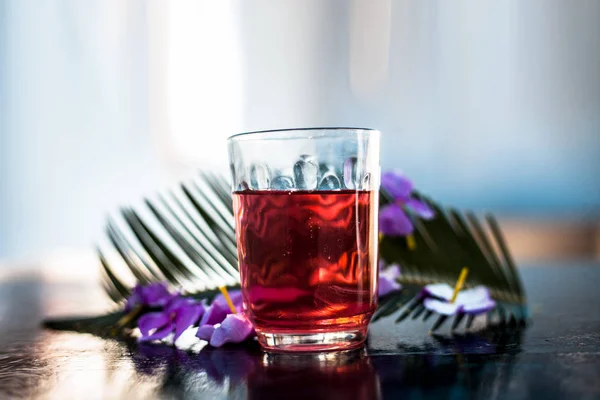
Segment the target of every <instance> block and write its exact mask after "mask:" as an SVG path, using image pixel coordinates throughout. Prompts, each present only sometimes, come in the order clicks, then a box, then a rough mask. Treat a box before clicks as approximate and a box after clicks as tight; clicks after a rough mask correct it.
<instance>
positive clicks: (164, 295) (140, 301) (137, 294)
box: [125, 282, 177, 311]
mask: <svg viewBox="0 0 600 400" xmlns="http://www.w3.org/2000/svg"><path fill="white" fill-rule="evenodd" d="M176 296H177V295H176V294H173V293H171V292H170V291H169V289H168V288H167V285H166V284H165V283H164V282H154V283H149V284H147V285H140V284H138V285H136V286H135V287H134V288H133V290H132V292H131V295H130V296H129V298H128V299H127V303H125V311H131V310H133V309H134V308H135V307H137V306H147V307H164V306H165V305H167V303H168V302H169V301H171V300H172V299H173V298H174V297H176Z"/></svg>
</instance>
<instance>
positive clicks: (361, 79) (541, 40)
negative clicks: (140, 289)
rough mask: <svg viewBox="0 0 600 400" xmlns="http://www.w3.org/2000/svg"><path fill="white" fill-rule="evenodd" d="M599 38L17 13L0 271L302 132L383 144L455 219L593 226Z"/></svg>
mask: <svg viewBox="0 0 600 400" xmlns="http://www.w3.org/2000/svg"><path fill="white" fill-rule="evenodd" d="M598 38H600V2H599V1H597V0H578V1H565V0H562V1H558V0H549V1H548V0H546V1H540V0H538V1H527V2H523V1H518V0H512V1H500V0H498V1H463V2H444V1H428V2H423V1H418V0H414V1H400V0H398V1H392V0H381V1H378V2H372V1H367V0H351V1H346V0H303V1H297V0H296V1H294V0H279V1H267V0H246V1H241V0H236V1H193V0H173V1H169V2H166V1H158V0H148V1H146V0H129V1H121V0H87V1H79V0H49V1H43V2H41V1H33V0H2V1H1V2H0V260H1V259H4V260H13V261H20V262H28V261H35V260H39V259H41V258H44V257H49V256H50V257H51V256H52V255H53V254H57V253H56V252H60V251H61V249H76V250H77V249H81V250H87V249H90V248H91V245H92V244H93V243H94V241H95V240H96V239H98V238H99V237H101V235H102V227H103V223H104V218H105V216H106V214H107V213H108V212H110V211H113V210H114V209H115V208H116V207H117V206H118V205H119V204H123V203H130V202H135V201H137V200H139V199H140V198H141V197H142V196H143V195H144V194H150V193H153V192H155V191H156V190H158V189H160V188H164V187H165V186H167V185H170V184H174V183H176V182H177V179H180V178H181V177H184V176H190V175H191V174H193V173H194V170H195V169H197V168H198V167H201V168H216V169H223V170H225V169H226V168H225V167H226V157H227V155H226V146H225V138H226V137H227V136H229V135H230V134H232V133H235V132H239V131H248V130H258V129H272V128H285V127H301V126H365V127H374V128H379V129H380V130H382V132H383V133H384V136H383V143H382V163H383V167H384V168H391V167H397V168H401V169H403V170H404V171H406V172H407V174H408V175H409V176H411V177H412V178H413V179H414V180H415V182H416V183H417V186H418V187H419V188H420V189H422V190H423V191H425V192H428V193H429V194H431V195H433V196H434V197H435V198H437V199H439V200H441V201H443V202H445V203H449V204H453V205H456V206H459V207H461V208H462V207H468V208H473V209H475V210H478V211H481V210H491V211H493V212H496V213H498V214H500V215H501V216H504V217H506V218H512V219H514V220H525V221H531V220H542V221H549V222H550V223H553V222H554V221H574V222H575V223H580V222H582V221H592V223H594V222H593V221H595V218H596V217H597V216H598V211H600V179H599V177H598V174H599V172H598V171H600V158H599V156H600V73H599V71H600V40H598ZM587 223H588V222H585V224H587ZM547 229H550V230H551V229H553V228H552V225H548V228H547ZM586 232H587V231H586ZM525 233H527V229H525ZM567 234H568V233H567ZM562 235H563V236H565V235H566V234H565V233H562ZM583 235H584V236H585V235H586V234H585V233H584V234H583ZM588 236H589V235H588ZM585 237H587V236H585Z"/></svg>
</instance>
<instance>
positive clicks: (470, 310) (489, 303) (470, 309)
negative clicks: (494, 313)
mask: <svg viewBox="0 0 600 400" xmlns="http://www.w3.org/2000/svg"><path fill="white" fill-rule="evenodd" d="M494 307H496V302H495V301H494V300H492V299H488V300H484V301H481V302H479V303H474V304H465V305H463V306H462V311H463V312H464V313H466V314H473V315H477V314H481V313H486V312H488V311H490V310H491V309H493V308H494Z"/></svg>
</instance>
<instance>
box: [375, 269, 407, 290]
mask: <svg viewBox="0 0 600 400" xmlns="http://www.w3.org/2000/svg"><path fill="white" fill-rule="evenodd" d="M399 277H400V266H399V265H398V264H392V265H389V266H386V265H385V263H384V262H383V261H379V287H378V288H377V296H379V297H383V296H387V295H388V294H390V293H392V292H396V291H398V290H400V289H402V285H401V284H400V283H398V278H399Z"/></svg>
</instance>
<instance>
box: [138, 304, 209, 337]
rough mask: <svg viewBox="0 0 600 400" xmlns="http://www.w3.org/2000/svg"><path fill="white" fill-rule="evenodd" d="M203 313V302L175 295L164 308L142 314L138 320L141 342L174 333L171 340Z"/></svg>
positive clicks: (196, 320) (194, 322) (193, 323)
mask: <svg viewBox="0 0 600 400" xmlns="http://www.w3.org/2000/svg"><path fill="white" fill-rule="evenodd" d="M202 314H204V304H202V303H200V302H197V301H195V300H192V299H187V298H183V297H175V298H173V299H171V301H169V303H168V304H167V306H166V307H165V308H164V310H162V311H159V312H151V313H147V314H144V315H142V316H141V317H140V319H139V320H138V328H139V329H140V332H141V333H142V336H141V337H140V339H139V340H140V341H141V342H147V341H152V340H161V339H164V338H166V337H167V336H169V334H171V333H175V335H174V336H173V341H176V340H177V339H178V338H179V336H181V334H182V333H183V332H184V331H185V330H186V329H188V328H189V327H191V326H193V325H195V324H196V322H198V320H199V319H200V317H201V316H202Z"/></svg>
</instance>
